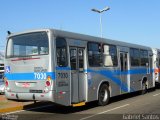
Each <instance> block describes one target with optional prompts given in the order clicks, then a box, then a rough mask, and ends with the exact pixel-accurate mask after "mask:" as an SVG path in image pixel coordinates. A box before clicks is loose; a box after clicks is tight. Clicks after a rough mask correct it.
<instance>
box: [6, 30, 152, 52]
mask: <svg viewBox="0 0 160 120" xmlns="http://www.w3.org/2000/svg"><path fill="white" fill-rule="evenodd" d="M42 31H51V32H52V34H53V35H54V36H55V37H66V38H70V39H75V40H85V41H86V40H87V41H93V42H102V43H106V44H113V45H119V46H123V47H126V46H127V47H131V48H140V49H146V50H151V47H147V46H143V45H138V44H134V43H127V42H123V41H118V40H112V39H106V38H100V37H94V36H90V35H85V34H80V33H74V32H68V31H63V30H57V29H36V30H28V31H25V32H20V33H12V34H10V35H8V38H9V37H12V36H16V35H21V34H26V33H32V32H42Z"/></svg>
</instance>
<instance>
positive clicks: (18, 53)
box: [6, 32, 49, 58]
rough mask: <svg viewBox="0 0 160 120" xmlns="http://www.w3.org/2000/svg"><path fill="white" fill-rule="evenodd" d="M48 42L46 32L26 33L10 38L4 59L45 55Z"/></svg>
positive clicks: (47, 50) (47, 51) (47, 49)
mask: <svg viewBox="0 0 160 120" xmlns="http://www.w3.org/2000/svg"><path fill="white" fill-rule="evenodd" d="M48 53H49V42H48V36H47V33H46V32H36V33H28V34H22V35H17V36H13V37H10V38H9V40H8V44H7V52H6V58H14V57H28V56H37V55H47V54H48Z"/></svg>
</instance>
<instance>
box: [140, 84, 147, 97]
mask: <svg viewBox="0 0 160 120" xmlns="http://www.w3.org/2000/svg"><path fill="white" fill-rule="evenodd" d="M146 93H147V84H146V82H143V83H142V90H141V94H142V95H143V94H146Z"/></svg>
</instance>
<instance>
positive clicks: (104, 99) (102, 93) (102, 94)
mask: <svg viewBox="0 0 160 120" xmlns="http://www.w3.org/2000/svg"><path fill="white" fill-rule="evenodd" d="M109 99H110V91H109V88H108V86H107V85H106V84H102V85H101V87H100V89H99V93H98V104H99V105H101V106H104V105H107V104H108V102H109Z"/></svg>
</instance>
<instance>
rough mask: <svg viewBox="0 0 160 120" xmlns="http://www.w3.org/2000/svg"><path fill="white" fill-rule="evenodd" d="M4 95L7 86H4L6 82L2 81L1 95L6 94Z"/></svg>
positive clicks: (0, 86)
mask: <svg viewBox="0 0 160 120" xmlns="http://www.w3.org/2000/svg"><path fill="white" fill-rule="evenodd" d="M4 93H5V84H4V81H3V80H2V79H0V94H4Z"/></svg>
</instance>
